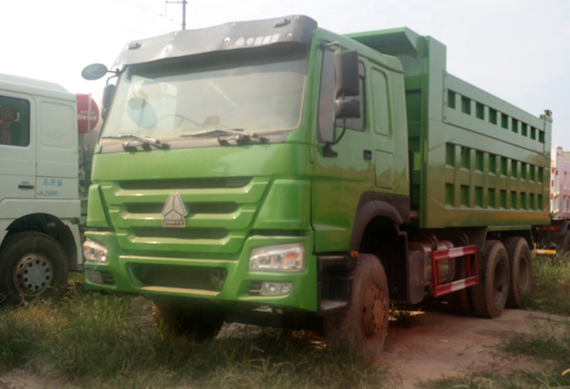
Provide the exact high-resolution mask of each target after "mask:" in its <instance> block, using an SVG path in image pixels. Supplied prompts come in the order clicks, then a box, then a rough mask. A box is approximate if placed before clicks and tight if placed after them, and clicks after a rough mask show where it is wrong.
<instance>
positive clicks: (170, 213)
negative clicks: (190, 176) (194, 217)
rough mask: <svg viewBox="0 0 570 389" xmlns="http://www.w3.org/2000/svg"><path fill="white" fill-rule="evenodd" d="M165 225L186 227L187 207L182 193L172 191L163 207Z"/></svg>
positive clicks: (163, 222) (163, 224)
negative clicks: (181, 195)
mask: <svg viewBox="0 0 570 389" xmlns="http://www.w3.org/2000/svg"><path fill="white" fill-rule="evenodd" d="M161 213H162V226H163V227H186V216H187V215H188V212H186V207H185V206H184V203H183V202H182V199H181V198H180V193H171V194H170V197H168V200H166V203H165V204H164V207H163V208H162V212H161Z"/></svg>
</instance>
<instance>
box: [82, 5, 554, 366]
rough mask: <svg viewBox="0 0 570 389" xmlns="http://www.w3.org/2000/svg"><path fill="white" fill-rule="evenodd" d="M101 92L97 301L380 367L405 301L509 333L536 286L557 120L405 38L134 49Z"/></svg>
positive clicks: (396, 33) (90, 249)
mask: <svg viewBox="0 0 570 389" xmlns="http://www.w3.org/2000/svg"><path fill="white" fill-rule="evenodd" d="M112 69H113V70H107V67H105V66H104V65H101V64H94V65H90V66H88V67H87V68H85V69H84V71H83V75H84V77H86V78H89V79H96V78H98V77H102V76H103V75H104V74H105V73H106V72H110V73H112V76H111V78H114V77H116V78H117V82H116V85H113V83H109V85H108V86H107V87H106V91H105V97H104V100H105V102H104V103H105V116H106V119H105V123H104V128H103V130H102V134H101V137H100V140H99V143H98V146H97V149H96V151H95V156H94V159H93V171H92V180H93V185H92V186H91V187H90V190H89V206H88V225H89V227H92V228H93V229H94V231H91V232H87V233H86V237H87V241H86V243H85V245H84V254H85V269H86V283H87V286H88V287H89V288H91V289H98V290H106V291H111V292H112V291H116V292H131V293H138V294H144V295H146V296H148V297H149V298H150V299H152V300H153V301H154V303H155V312H156V314H157V316H158V317H160V318H161V319H162V320H163V322H164V323H169V324H171V325H173V326H177V328H178V329H186V330H192V331H195V334H196V335H199V336H212V335H214V334H216V333H217V331H218V330H219V329H220V328H221V326H222V323H223V322H224V321H225V320H227V321H229V320H234V321H242V322H254V321H255V322H264V323H273V322H277V323H280V324H284V325H296V326H308V325H313V324H315V323H319V324H322V326H323V327H324V329H325V331H326V333H327V334H328V335H329V336H330V337H331V338H333V339H335V340H337V341H338V342H339V343H340V344H341V345H344V346H346V347H347V348H348V349H349V350H350V351H351V352H352V353H353V354H354V355H355V356H357V357H359V358H361V359H363V360H367V361H373V360H375V359H376V358H377V357H378V356H379V354H380V352H381V350H382V347H383V343H384V339H385V335H386V329H387V326H388V316H389V310H390V307H391V302H393V303H403V304H418V303H420V302H422V301H424V300H426V299H428V298H443V299H446V300H447V301H448V304H450V305H451V306H452V307H453V308H454V309H455V310H457V311H459V312H462V313H466V314H475V315H477V316H482V317H497V316H499V315H500V314H501V312H502V310H503V308H504V307H505V304H508V305H509V306H512V307H517V306H520V305H521V301H522V298H523V297H524V296H525V294H527V293H528V291H529V289H530V286H531V275H532V267H531V254H530V250H529V242H530V241H531V239H532V238H531V236H532V231H533V228H534V227H536V226H540V225H548V224H549V223H550V220H549V174H550V172H549V166H550V136H551V135H550V129H551V123H552V119H551V114H550V112H548V111H546V113H545V114H544V115H542V116H540V117H534V116H532V115H530V114H528V113H526V112H524V111H522V110H520V109H518V108H517V107H515V106H513V105H511V104H509V103H507V102H505V101H503V100H501V99H499V98H497V97H495V96H493V95H491V94H489V93H487V92H485V91H483V90H481V89H479V88H477V87H475V86H473V85H470V84H468V83H466V82H464V81H462V80H460V79H458V78H457V77H454V76H452V75H450V74H448V73H447V71H446V49H445V46H444V45H442V44H441V43H439V42H438V41H436V40H435V39H433V38H430V37H425V36H420V35H418V34H416V33H414V32H413V31H411V30H409V29H407V28H404V29H395V30H385V31H374V32H366V33H359V34H351V35H348V36H341V35H337V34H334V33H331V32H329V31H326V30H323V29H321V28H319V27H318V26H317V23H316V22H315V21H314V20H312V19H310V18H308V17H305V16H289V17H284V18H279V19H272V20H261V21H252V22H237V23H230V24H225V25H221V26H217V27H211V28H205V29H200V30H187V31H179V32H174V33H172V34H168V35H163V36H158V37H155V38H150V39H145V40H140V41H134V42H131V43H129V44H128V45H126V47H125V49H124V50H123V52H122V53H121V54H120V56H119V58H118V59H117V61H116V63H115V64H114V65H113V67H112Z"/></svg>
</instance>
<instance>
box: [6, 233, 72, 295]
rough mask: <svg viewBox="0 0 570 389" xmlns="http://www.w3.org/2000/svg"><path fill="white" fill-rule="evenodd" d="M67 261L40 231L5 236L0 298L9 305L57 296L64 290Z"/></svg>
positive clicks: (56, 246) (57, 247) (53, 243)
mask: <svg viewBox="0 0 570 389" xmlns="http://www.w3.org/2000/svg"><path fill="white" fill-rule="evenodd" d="M67 272H68V259H67V255H66V253H65V250H64V249H63V247H62V246H61V245H60V244H59V243H58V242H57V241H56V240H55V239H54V238H52V237H51V236H49V235H46V234H43V233H41V232H35V231H26V232H18V233H16V234H14V235H12V236H9V237H8V238H7V240H6V241H5V243H4V245H3V246H2V249H1V251H0V299H1V301H5V302H9V303H21V302H23V301H27V302H29V301H32V300H34V299H35V298H38V297H40V296H41V297H47V298H50V297H59V296H61V295H62V294H63V292H64V291H65V285H66V282H67Z"/></svg>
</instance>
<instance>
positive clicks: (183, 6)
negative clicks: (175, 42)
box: [166, 0, 188, 30]
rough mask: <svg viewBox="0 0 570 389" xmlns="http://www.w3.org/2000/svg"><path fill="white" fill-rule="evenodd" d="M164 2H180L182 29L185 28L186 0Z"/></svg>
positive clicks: (167, 2)
mask: <svg viewBox="0 0 570 389" xmlns="http://www.w3.org/2000/svg"><path fill="white" fill-rule="evenodd" d="M166 4H182V29H183V30H186V4H188V2H187V1H186V0H181V1H168V0H167V1H166Z"/></svg>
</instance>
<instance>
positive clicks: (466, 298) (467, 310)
mask: <svg viewBox="0 0 570 389" xmlns="http://www.w3.org/2000/svg"><path fill="white" fill-rule="evenodd" d="M471 265H472V267H473V269H472V270H471V272H472V273H471V274H474V272H475V271H474V263H471ZM456 267H457V275H458V277H457V279H463V278H465V277H467V269H465V261H464V259H463V258H461V259H457V261H456ZM470 294H471V291H470V289H462V290H459V291H457V292H454V293H452V294H451V295H450V296H449V308H450V310H451V312H453V313H455V314H456V315H460V316H473V314H474V312H473V304H471V296H470Z"/></svg>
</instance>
